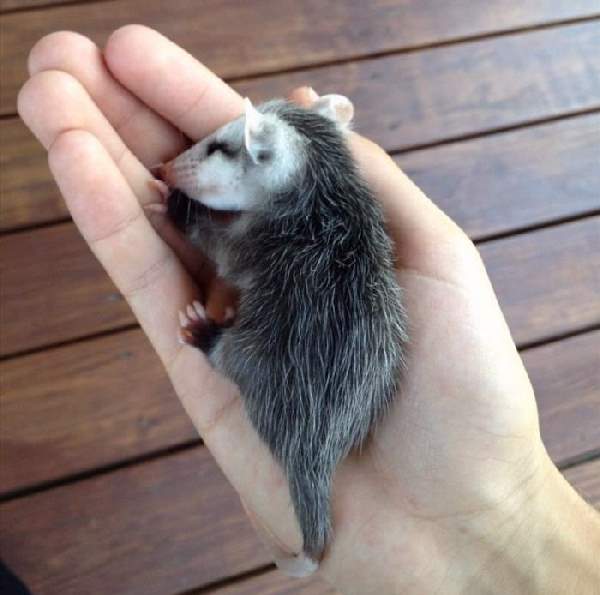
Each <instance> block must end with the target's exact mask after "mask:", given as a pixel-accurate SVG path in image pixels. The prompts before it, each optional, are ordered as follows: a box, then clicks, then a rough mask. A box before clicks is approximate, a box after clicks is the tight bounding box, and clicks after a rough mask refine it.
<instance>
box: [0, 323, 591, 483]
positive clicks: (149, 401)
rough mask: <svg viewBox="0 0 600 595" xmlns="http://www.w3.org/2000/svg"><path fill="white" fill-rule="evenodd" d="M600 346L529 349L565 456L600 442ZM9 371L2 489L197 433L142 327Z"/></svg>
mask: <svg viewBox="0 0 600 595" xmlns="http://www.w3.org/2000/svg"><path fill="white" fill-rule="evenodd" d="M599 354H600V331H595V332H591V333H587V334H584V335H581V336H578V337H573V338H570V339H565V340H562V341H558V342H556V343H553V344H550V345H546V346H542V347H537V348H533V349H529V350H526V351H525V352H524V353H523V359H524V362H525V366H526V368H527V370H528V372H529V375H530V378H531V380H532V383H533V386H534V389H535V393H536V397H537V400H538V407H539V410H540V417H541V428H542V437H543V439H544V442H545V444H546V448H547V449H548V451H549V453H550V455H551V456H552V458H553V460H554V461H555V462H557V463H558V464H562V463H564V462H567V461H569V460H573V459H575V458H577V457H579V456H581V455H582V454H584V453H587V452H590V451H594V450H598V449H600V389H599V387H600V377H599V373H600V366H599V363H600V360H599V357H600V356H599ZM32 370H35V375H34V381H33V382H32ZM0 377H1V378H2V394H0V410H1V411H2V432H1V433H0V450H1V451H2V453H3V461H4V462H3V464H2V465H0V490H1V491H2V492H7V491H12V490H19V489H23V488H26V487H29V486H34V485H37V484H40V483H43V482H47V481H53V480H58V479H63V478H65V477H68V476H70V475H73V474H77V473H81V472H84V471H89V470H90V469H95V468H98V467H102V466H106V465H114V464H117V463H120V462H121V461H123V460H126V459H130V458H133V457H140V456H144V455H147V454H148V453H151V452H154V451H157V450H160V449H166V448H170V447H173V446H177V445H180V444H182V443H185V442H188V441H189V440H193V439H194V438H196V437H197V434H196V432H195V430H194V428H193V427H192V425H191V424H190V422H189V420H188V418H187V416H186V415H185V413H184V412H183V410H182V408H181V407H180V405H179V401H178V400H177V397H176V396H175V395H174V394H173V391H172V389H171V386H170V383H169V381H168V379H167V378H166V375H165V373H164V371H163V368H162V366H161V364H160V362H159V361H158V358H157V357H156V356H155V354H154V352H153V350H152V348H151V347H150V345H149V343H148V342H147V340H146V339H145V338H144V336H143V334H142V332H141V331H140V330H132V331H126V332H122V333H118V334H115V335H113V336H109V337H102V338H98V339H94V340H90V341H85V342H81V343H76V344H74V345H67V346H64V347H61V348H57V349H52V350H46V351H44V352H41V353H36V354H32V355H29V356H25V357H20V358H15V359H12V360H8V361H5V362H2V363H0Z"/></svg>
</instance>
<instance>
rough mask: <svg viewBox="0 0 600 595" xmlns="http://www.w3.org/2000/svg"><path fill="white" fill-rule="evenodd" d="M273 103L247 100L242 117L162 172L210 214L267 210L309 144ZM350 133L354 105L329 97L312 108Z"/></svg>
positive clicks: (299, 170) (292, 177)
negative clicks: (206, 208) (212, 211)
mask: <svg viewBox="0 0 600 595" xmlns="http://www.w3.org/2000/svg"><path fill="white" fill-rule="evenodd" d="M278 104H281V102H276V101H275V102H268V103H265V104H263V105H261V106H259V107H258V109H257V108H255V107H254V106H253V105H252V103H251V102H250V100H249V99H246V100H245V113H244V115H243V116H241V117H240V118H238V119H237V120H234V121H233V122H230V123H229V124H226V125H225V126H223V127H222V128H220V129H219V130H217V131H216V132H214V133H213V134H211V135H210V136H208V137H207V138H205V139H203V140H202V141H200V142H198V143H196V144H195V145H193V146H192V147H190V148H189V149H188V150H187V151H185V152H184V153H182V154H181V155H179V156H178V157H176V158H175V159H174V160H173V161H171V162H169V163H167V164H165V165H163V166H162V167H161V168H160V170H159V171H160V175H161V177H162V178H163V180H164V181H165V182H166V183H167V184H168V185H169V186H170V187H171V188H176V189H178V190H180V191H182V192H184V193H185V194H186V195H187V196H188V197H189V198H191V199H192V200H195V201H198V202H200V203H202V204H203V205H205V206H206V207H208V208H210V209H215V210H227V211H250V210H258V209H261V208H267V207H268V201H269V197H272V196H275V195H277V194H278V193H281V192H284V191H286V190H287V189H289V188H291V187H292V185H293V184H294V183H295V181H296V180H297V179H298V176H300V175H302V171H303V169H304V167H305V163H306V143H307V142H310V139H308V138H307V137H306V136H305V135H303V134H301V133H300V132H299V131H298V130H297V129H296V128H295V127H294V126H292V125H290V124H289V123H288V122H286V121H285V120H284V119H283V118H282V117H280V115H279V114H278V110H277V105H278ZM311 110H312V111H316V112H317V113H319V114H320V115H322V116H324V117H326V118H328V119H330V120H332V121H334V122H335V123H336V124H337V126H338V128H340V129H345V128H346V127H347V126H348V124H349V122H350V120H351V119H352V115H353V107H352V104H351V103H350V101H349V100H348V99H347V98H346V97H343V96H341V95H326V96H323V97H321V98H320V99H318V100H317V101H316V102H315V104H314V105H313V106H312V108H311Z"/></svg>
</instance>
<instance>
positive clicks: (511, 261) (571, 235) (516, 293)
mask: <svg viewBox="0 0 600 595" xmlns="http://www.w3.org/2000/svg"><path fill="white" fill-rule="evenodd" d="M480 252H481V256H482V258H483V260H484V262H485V264H486V267H487V270H488V273H489V275H490V279H491V281H492V284H493V285H494V289H495V290H496V294H497V296H498V300H499V301H500V306H501V307H502V310H503V311H504V315H505V316H506V319H507V321H508V324H509V326H510V329H511V332H512V335H513V338H514V339H515V342H516V343H517V344H524V343H531V342H537V341H542V340H544V339H547V338H550V337H552V336H558V335H561V334H564V333H568V332H571V331H573V330H575V329H581V328H587V327H589V326H591V325H594V324H597V323H598V322H600V300H598V295H600V217H590V218H588V219H584V220H582V221H578V222H574V223H568V224H564V225H560V226H558V227H552V228H548V229H542V230H540V231H537V232H534V233H529V234H523V235H519V236H513V237H509V238H506V239H504V240H497V241H494V242H488V243H486V244H484V245H482V246H480Z"/></svg>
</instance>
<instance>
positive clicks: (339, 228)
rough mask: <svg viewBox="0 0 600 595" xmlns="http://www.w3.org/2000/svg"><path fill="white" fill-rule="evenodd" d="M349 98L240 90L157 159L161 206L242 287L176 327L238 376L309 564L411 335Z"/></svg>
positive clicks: (394, 383)
mask: <svg viewBox="0 0 600 595" xmlns="http://www.w3.org/2000/svg"><path fill="white" fill-rule="evenodd" d="M352 111H353V108H352V104H351V103H350V102H349V101H348V100H347V99H346V98H345V97H341V96H335V95H334V96H325V97H323V98H321V99H320V100H319V101H317V103H316V104H315V106H314V107H313V108H312V109H304V108H301V107H299V106H296V105H294V104H292V103H289V102H287V101H284V100H274V101H270V102H267V103H264V104H262V105H260V106H259V107H258V108H257V109H256V108H254V107H253V106H252V104H251V103H250V102H249V100H246V112H245V115H244V116H242V117H240V118H239V119H237V120H235V121H233V122H231V123H229V124H227V125H225V126H223V127H222V128H221V129H219V130H217V131H216V132H215V133H214V134H212V135H211V136H209V137H208V138H205V139H204V140H202V141H201V142H198V143H197V144H195V145H194V146H192V147H191V148H190V149H188V150H187V151H186V152H184V153H182V154H181V155H180V156H179V157H177V158H176V159H174V160H173V161H172V162H170V163H168V164H166V165H165V166H163V168H162V177H163V180H164V181H165V182H166V183H167V184H168V186H169V187H170V188H171V189H172V192H171V195H170V197H169V203H168V204H169V207H168V210H169V214H170V216H171V218H172V219H173V220H174V221H175V222H176V224H178V226H179V227H180V228H181V229H183V230H184V231H185V233H186V234H187V236H188V237H189V238H190V239H191V240H192V241H193V242H194V243H195V244H196V245H197V246H198V247H199V248H200V249H201V250H202V251H203V252H204V253H205V254H206V255H207V256H209V257H210V258H211V259H212V260H213V261H214V263H215V264H216V267H217V271H218V274H219V275H220V276H222V277H224V278H225V279H227V280H228V281H229V282H231V283H232V284H234V285H235V286H236V287H237V288H238V290H239V304H238V309H237V313H236V315H235V317H233V319H232V320H231V321H230V322H229V324H227V325H224V326H223V325H222V326H219V325H217V324H216V323H215V322H214V321H211V320H208V319H206V313H205V309H204V308H203V307H202V306H200V304H199V303H198V302H195V303H194V306H193V307H189V308H188V316H186V315H185V314H184V315H183V316H182V326H184V327H185V328H184V336H185V337H186V339H187V340H188V341H189V342H191V343H193V344H195V345H197V346H199V347H200V348H202V349H203V350H204V351H205V352H206V353H207V354H208V356H209V358H210V360H211V361H212V363H213V364H214V366H216V368H217V369H218V370H220V371H221V372H222V373H223V374H224V375H225V376H227V377H229V378H230V379H231V380H233V381H234V382H235V383H236V384H237V385H238V386H239V389H240V393H241V396H242V398H243V400H244V403H245V406H246V409H247V412H248V416H249V418H250V420H251V422H252V424H253V425H254V427H255V428H256V430H257V432H258V433H259V435H260V436H261V438H262V439H263V440H264V441H265V442H266V444H267V445H268V447H269V448H270V449H271V451H272V453H273V455H274V456H275V458H276V459H277V460H278V461H279V463H280V464H281V465H282V467H283V470H284V471H285V474H286V476H287V479H288V482H289V488H290V493H291V498H292V502H293V505H294V510H295V513H296V515H297V518H298V521H299V525H300V528H301V530H302V536H303V539H304V545H303V551H304V554H305V555H306V556H307V557H308V558H310V561H308V560H306V559H304V560H303V561H304V563H305V564H304V571H306V570H307V569H308V567H310V569H311V570H314V568H316V566H317V562H318V561H319V560H320V558H321V557H322V555H323V552H324V548H325V546H326V544H327V543H328V540H329V538H330V536H331V532H332V526H331V520H330V492H331V484H332V476H333V474H334V471H335V468H336V466H337V464H338V463H339V462H340V460H341V459H343V458H344V457H345V456H346V455H347V454H348V453H349V452H350V450H352V449H354V448H359V447H360V446H361V445H362V444H363V443H364V441H365V439H366V438H367V436H368V434H369V431H370V430H371V429H372V428H373V425H374V424H375V423H376V422H377V421H378V420H379V419H380V418H381V417H382V415H383V414H384V413H385V411H386V409H387V408H388V406H389V405H390V403H391V401H392V399H393V398H394V395H395V394H396V393H397V391H398V387H399V380H400V376H401V371H402V368H403V355H404V350H405V345H406V340H407V337H406V331H405V317H404V311H403V308H402V303H401V291H400V288H399V286H398V283H397V280H396V277H395V274H394V267H393V260H392V246H391V242H390V239H389V237H388V236H387V234H386V232H385V230H384V222H383V217H382V213H381V210H380V208H379V206H378V204H377V202H376V200H375V198H374V197H373V195H372V193H371V191H370V190H369V188H368V187H367V185H366V184H365V183H364V181H363V180H362V179H361V177H360V175H359V173H358V171H357V168H356V166H355V164H354V162H353V159H352V157H351V155H350V151H349V149H348V146H347V143H346V138H345V126H346V124H347V123H348V121H349V120H350V118H351V116H352ZM188 199H191V201H190V200H188ZM300 559H302V557H301V558H300ZM307 562H308V566H307V564H306V563H307ZM292 573H293V572H292Z"/></svg>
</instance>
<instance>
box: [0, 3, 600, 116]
mask: <svg viewBox="0 0 600 595" xmlns="http://www.w3.org/2000/svg"><path fill="white" fill-rule="evenodd" d="M99 1H100V2H108V1H112V0H99ZM82 3H83V4H87V3H88V2H87V0H82ZM71 5H74V3H67V4H65V5H63V6H71ZM42 9H43V7H42ZM31 10H32V9H24V10H19V9H16V10H14V11H13V12H27V11H31ZM46 10H51V8H46ZM2 14H10V12H6V13H2ZM599 19H600V12H597V13H592V14H589V15H586V16H582V17H573V18H571V19H560V20H556V21H547V22H545V23H537V24H532V25H524V26H521V27H513V28H511V29H499V30H498V31H488V32H483V33H476V34H473V35H463V36H456V37H452V38H450V39H446V40H442V41H436V42H429V43H421V44H413V45H408V46H405V47H398V48H390V49H388V50H382V51H379V52H371V53H364V54H355V55H351V56H346V57H344V58H338V59H332V60H321V61H315V62H307V63H305V64H298V65H296V66H288V67H286V68H279V69H276V68H274V69H264V70H257V71H256V72H252V73H248V74H244V75H234V76H230V77H223V79H224V80H225V81H226V82H227V83H241V82H248V81H252V80H255V79H259V78H263V77H265V78H266V77H272V76H277V75H282V74H291V73H299V72H304V71H307V70H315V69H321V68H328V67H331V66H341V65H344V64H349V63H360V62H365V61H367V60H376V59H378V58H385V57H388V56H397V55H406V54H413V53H418V52H422V51H426V50H432V49H439V48H446V47H451V46H455V45H461V44H470V43H476V42H478V41H486V40H492V39H497V38H500V37H509V36H517V35H522V34H525V33H531V32H536V31H546V30H550V29H558V28H562V27H569V26H573V25H581V24H585V23H591V22H595V21H598V20H599ZM217 74H218V73H217ZM3 115H4V116H11V115H13V116H15V115H16V112H6V113H5V114H3Z"/></svg>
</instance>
